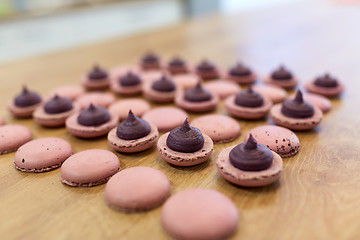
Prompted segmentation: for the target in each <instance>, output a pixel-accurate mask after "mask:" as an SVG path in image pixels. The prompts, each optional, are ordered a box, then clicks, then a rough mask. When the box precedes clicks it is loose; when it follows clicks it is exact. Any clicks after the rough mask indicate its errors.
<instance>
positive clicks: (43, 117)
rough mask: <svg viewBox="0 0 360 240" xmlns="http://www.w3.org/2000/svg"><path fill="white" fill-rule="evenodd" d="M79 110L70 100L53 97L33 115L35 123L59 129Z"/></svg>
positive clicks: (57, 96)
mask: <svg viewBox="0 0 360 240" xmlns="http://www.w3.org/2000/svg"><path fill="white" fill-rule="evenodd" d="M79 110H80V107H79V105H77V104H73V102H72V101H71V99H69V98H65V97H60V96H59V95H55V96H54V97H53V98H51V99H50V100H49V101H47V102H45V104H44V105H43V106H42V107H39V108H37V109H36V110H35V112H34V113H33V117H34V120H35V122H37V123H38V124H40V125H42V126H45V127H61V126H64V125H65V121H66V119H67V118H68V117H69V116H71V115H72V114H74V113H76V112H78V111H79Z"/></svg>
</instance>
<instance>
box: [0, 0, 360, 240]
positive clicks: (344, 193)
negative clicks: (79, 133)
mask: <svg viewBox="0 0 360 240" xmlns="http://www.w3.org/2000/svg"><path fill="white" fill-rule="evenodd" d="M359 22H360V14H359V9H351V8H350V7H334V6H330V5H326V4H320V3H311V5H307V4H306V3H299V4H293V5H289V6H282V7H273V8H266V9H263V10H258V11H253V12H248V13H243V14H235V15H227V16H223V15H217V16H212V17H208V18H205V19H198V20H193V21H189V22H185V23H182V24H179V25H177V26H174V27H171V28H167V29H163V30H160V31H156V32H150V33H145V34H141V35H137V36H133V37H130V38H125V39H114V40H110V41H105V42H102V43H97V44H94V45H88V46H82V47H78V48H74V49H71V50H66V51H61V52H58V53H54V54H48V55H45V56H40V57H35V58H32V59H27V60H22V61H17V62H14V63H9V64H5V65H2V66H0V92H1V94H0V104H1V107H0V114H1V115H2V116H4V117H5V118H6V120H7V122H9V123H20V124H24V125H26V126H29V127H31V129H32V130H33V133H34V136H35V137H36V138H38V137H45V136H57V137H61V138H63V139H66V140H68V141H69V142H71V144H72V145H73V147H74V149H75V151H76V152H78V151H81V150H85V149H89V148H103V149H109V150H110V148H109V147H108V146H107V141H106V138H105V137H104V138H102V139H97V140H81V139H78V138H75V137H73V136H71V135H70V134H68V133H67V132H66V130H65V129H64V128H60V129H45V128H42V127H40V126H38V125H36V124H35V123H34V122H33V121H32V120H18V119H13V118H12V117H11V116H10V115H9V113H7V111H6V110H5V105H6V102H7V101H8V100H10V99H11V98H12V97H13V96H14V95H15V94H17V93H18V92H19V90H20V88H21V85H22V84H23V83H26V84H27V85H28V86H29V87H30V88H31V89H36V90H38V91H39V92H41V93H42V94H46V93H47V92H48V91H50V90H51V89H52V88H54V87H55V86H59V85H62V84H66V83H78V82H79V78H80V76H81V75H82V74H83V73H84V72H85V71H87V70H88V69H89V67H90V66H91V65H92V64H93V63H94V62H99V63H101V64H102V65H104V66H106V67H113V66H116V65H121V64H126V63H132V62H134V61H136V60H137V59H138V58H139V57H140V56H142V54H143V53H144V52H145V51H147V50H154V51H156V52H158V53H160V54H161V55H162V56H163V58H164V59H169V58H170V57H172V56H173V55H174V54H179V55H181V56H185V57H186V58H187V59H189V60H190V61H191V62H194V63H195V62H197V61H199V60H200V59H202V58H204V57H208V58H209V59H211V60H213V61H215V62H216V63H218V64H219V65H221V66H222V67H228V66H230V65H231V64H233V63H234V61H236V60H238V59H241V60H244V61H245V62H246V63H247V64H249V65H250V66H252V67H253V68H254V69H255V70H256V71H258V72H259V73H260V74H261V75H265V74H267V73H269V71H270V70H272V69H274V68H275V67H277V66H278V65H279V64H280V63H284V64H286V66H288V67H289V68H290V69H292V70H293V71H294V72H295V73H296V75H297V76H298V77H299V79H300V80H301V83H304V82H306V81H308V80H310V79H312V78H313V77H314V76H316V75H318V74H322V73H323V72H324V71H330V72H331V73H333V74H334V75H336V76H337V77H339V79H340V80H341V81H343V82H344V83H345V84H346V86H347V88H346V92H345V93H344V94H343V95H342V97H341V99H335V100H332V104H333V109H332V110H331V111H330V112H329V113H327V114H325V116H324V119H323V122H322V123H321V125H320V126H318V127H317V128H316V129H315V130H313V131H309V132H297V135H298V137H299V139H300V141H301V150H300V152H299V153H298V154H297V155H296V156H294V157H291V158H286V159H284V171H283V175H282V178H281V180H280V182H278V183H276V184H272V185H270V186H268V187H262V188H239V187H235V186H234V185H232V184H229V183H228V182H226V181H225V180H224V179H223V178H222V177H221V176H220V175H219V173H218V172H217V170H216V167H215V163H214V162H215V159H216V157H217V155H218V154H219V152H220V151H221V150H222V149H223V148H225V147H228V146H231V145H234V144H238V143H241V142H242V141H243V138H244V136H245V134H246V133H247V132H248V130H250V129H251V128H253V127H255V126H259V125H263V124H267V123H268V122H269V120H267V121H265V120H264V121H256V122H247V121H242V120H239V123H240V124H241V127H242V135H241V137H240V138H238V139H237V140H236V141H235V142H232V143H229V144H219V145H216V146H215V150H214V152H213V155H212V158H211V160H210V161H208V162H207V163H204V164H201V165H199V166H195V167H188V168H179V167H173V166H170V165H169V164H167V163H165V162H164V161H163V160H161V159H160V157H159V156H158V154H157V152H156V149H155V148H154V149H151V150H149V151H145V152H142V153H137V154H131V155H126V154H120V153H118V154H117V155H118V156H119V158H120V162H121V167H122V168H123V169H125V168H129V167H132V166H139V165H142V166H151V167H154V168H157V169H160V170H161V171H163V172H164V173H165V174H166V175H167V176H168V177H169V179H170V181H171V184H172V189H171V193H172V194H175V193H177V192H179V191H182V190H185V189H188V188H194V187H203V188H212V189H216V190H218V191H220V192H222V193H224V194H225V195H227V196H228V197H230V198H231V199H232V200H233V201H234V202H235V204H236V206H237V207H238V209H239V214H240V216H241V220H240V222H239V228H238V231H237V233H236V235H235V236H234V237H233V238H232V239H276V240H279V239H301V240H303V239H359V238H360V221H359V218H360V158H359V149H360V141H359V136H360V127H359V123H360V120H359V119H360V117H359V114H360V108H359V103H360V94H359V89H360V81H359V77H360V67H359V62H360V47H359V46H360V34H359ZM0 54H1V53H0ZM217 113H223V114H226V112H225V109H224V105H223V103H221V104H220V106H219V107H218V110H217ZM196 116H197V115H191V119H193V118H194V117H196ZM13 158H14V153H11V154H6V155H3V156H0V220H1V224H0V236H1V238H2V239H85V238H86V239H169V237H168V236H167V234H166V233H165V232H164V230H163V229H162V227H161V225H160V213H161V207H159V208H157V209H155V210H152V211H149V212H145V213H135V214H124V213H120V212H116V211H113V210H112V209H110V208H109V207H108V206H107V205H106V204H105V202H104V197H103V192H104V185H102V186H97V187H92V188H72V187H68V186H65V185H63V184H61V182H60V180H59V173H60V169H57V170H54V171H51V172H48V173H41V174H28V173H22V172H20V171H17V170H15V168H14V167H13V163H12V161H13Z"/></svg>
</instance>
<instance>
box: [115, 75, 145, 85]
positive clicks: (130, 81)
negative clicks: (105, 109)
mask: <svg viewBox="0 0 360 240" xmlns="http://www.w3.org/2000/svg"><path fill="white" fill-rule="evenodd" d="M119 83H120V85H121V86H125V87H131V86H136V85H139V84H140V83H141V79H140V77H139V75H137V74H135V73H132V72H128V73H127V74H125V75H124V76H122V77H120V79H119Z"/></svg>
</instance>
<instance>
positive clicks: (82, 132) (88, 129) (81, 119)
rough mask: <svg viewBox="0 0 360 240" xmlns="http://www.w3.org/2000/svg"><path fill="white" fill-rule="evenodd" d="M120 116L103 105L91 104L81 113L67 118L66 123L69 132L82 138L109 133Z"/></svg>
mask: <svg viewBox="0 0 360 240" xmlns="http://www.w3.org/2000/svg"><path fill="white" fill-rule="evenodd" d="M118 121H119V119H118V117H117V116H113V115H111V114H110V113H109V111H108V110H107V109H106V108H104V107H101V106H95V105H93V104H90V106H89V107H88V108H86V109H84V110H82V111H81V112H80V113H75V114H73V115H71V116H70V117H68V118H67V119H66V122H65V125H66V128H67V130H68V132H69V133H71V134H73V135H75V136H77V137H81V138H95V137H100V136H104V135H106V134H108V132H109V131H110V130H111V129H112V128H114V127H115V126H116V125H117V124H118Z"/></svg>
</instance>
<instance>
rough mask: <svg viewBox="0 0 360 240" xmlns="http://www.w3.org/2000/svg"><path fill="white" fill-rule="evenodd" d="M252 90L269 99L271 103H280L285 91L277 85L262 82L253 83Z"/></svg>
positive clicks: (283, 98)
mask: <svg viewBox="0 0 360 240" xmlns="http://www.w3.org/2000/svg"><path fill="white" fill-rule="evenodd" d="M252 88H253V90H254V91H256V92H259V93H260V94H261V95H263V96H265V97H267V98H268V99H270V100H271V101H272V102H273V103H280V102H283V101H284V100H285V99H286V96H287V93H286V91H285V90H284V89H283V88H281V87H277V86H273V85H268V84H262V85H254V86H253V87H252Z"/></svg>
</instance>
